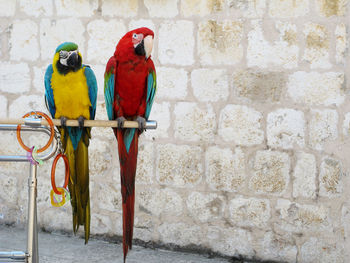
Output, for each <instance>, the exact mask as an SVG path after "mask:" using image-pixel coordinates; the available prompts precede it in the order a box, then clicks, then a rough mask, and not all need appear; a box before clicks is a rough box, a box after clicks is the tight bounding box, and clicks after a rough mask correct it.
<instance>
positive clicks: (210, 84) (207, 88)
mask: <svg viewBox="0 0 350 263" xmlns="http://www.w3.org/2000/svg"><path fill="white" fill-rule="evenodd" d="M191 84H192V88H193V94H194V96H195V97H196V98H197V99H198V100H199V101H206V102H208V101H211V102H216V101H219V100H226V99H227V97H228V95H229V86H228V79H227V72H226V70H222V69H195V70H193V71H192V73H191Z"/></svg>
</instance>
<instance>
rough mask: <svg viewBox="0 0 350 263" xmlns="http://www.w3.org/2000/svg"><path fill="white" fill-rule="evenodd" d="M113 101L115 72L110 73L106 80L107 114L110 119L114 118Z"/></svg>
mask: <svg viewBox="0 0 350 263" xmlns="http://www.w3.org/2000/svg"><path fill="white" fill-rule="evenodd" d="M113 101H114V74H110V76H109V77H107V79H106V80H105V102H106V109H107V115H108V119H109V120H113V119H114V112H113Z"/></svg>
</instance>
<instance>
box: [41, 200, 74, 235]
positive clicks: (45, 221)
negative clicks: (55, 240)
mask: <svg viewBox="0 0 350 263" xmlns="http://www.w3.org/2000/svg"><path fill="white" fill-rule="evenodd" d="M39 215H40V216H39ZM38 226H39V228H40V229H41V228H44V229H46V230H47V231H57V230H58V229H59V230H61V231H67V232H68V231H69V232H71V231H72V228H73V227H72V226H73V222H72V210H71V205H70V203H67V204H66V205H64V206H63V207H61V208H59V209H57V207H50V206H49V205H46V206H45V207H40V208H39V207H38Z"/></svg>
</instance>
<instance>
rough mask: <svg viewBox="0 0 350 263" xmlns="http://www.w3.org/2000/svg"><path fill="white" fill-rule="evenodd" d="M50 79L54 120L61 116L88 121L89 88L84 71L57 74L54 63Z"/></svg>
mask: <svg viewBox="0 0 350 263" xmlns="http://www.w3.org/2000/svg"><path fill="white" fill-rule="evenodd" d="M52 66H53V73H52V78H51V87H52V90H53V96H54V100H55V106H56V114H55V118H60V117H62V116H64V117H67V118H68V119H77V118H79V116H83V117H84V118H86V119H90V111H89V107H90V106H91V103H90V98H89V87H88V86H87V84H86V78H85V75H84V71H85V69H80V70H78V71H77V72H70V73H68V74H66V75H61V74H59V73H58V71H57V68H56V65H55V63H54V64H53V65H52Z"/></svg>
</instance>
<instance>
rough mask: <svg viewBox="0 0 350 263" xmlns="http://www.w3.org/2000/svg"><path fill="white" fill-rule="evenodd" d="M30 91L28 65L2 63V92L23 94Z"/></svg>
mask: <svg viewBox="0 0 350 263" xmlns="http://www.w3.org/2000/svg"><path fill="white" fill-rule="evenodd" d="M29 89H30V75H29V67H28V64H26V63H9V62H0V91H1V92H7V93H15V94H22V93H24V92H27V91H29Z"/></svg>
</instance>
